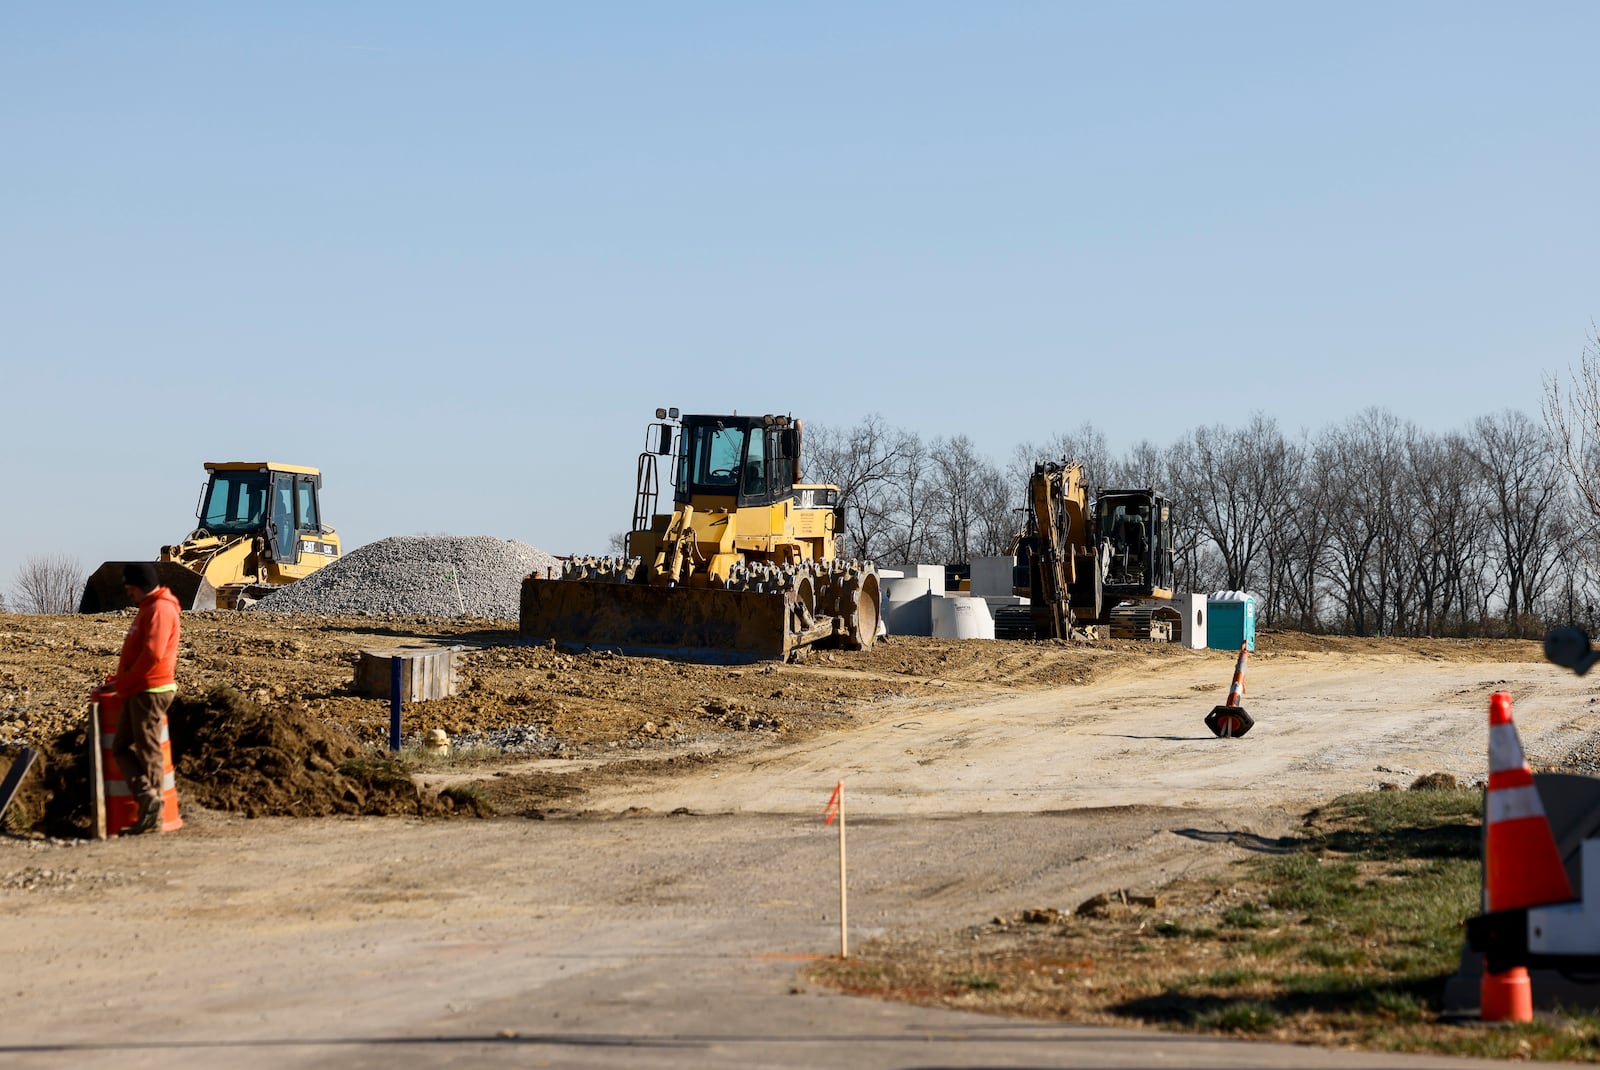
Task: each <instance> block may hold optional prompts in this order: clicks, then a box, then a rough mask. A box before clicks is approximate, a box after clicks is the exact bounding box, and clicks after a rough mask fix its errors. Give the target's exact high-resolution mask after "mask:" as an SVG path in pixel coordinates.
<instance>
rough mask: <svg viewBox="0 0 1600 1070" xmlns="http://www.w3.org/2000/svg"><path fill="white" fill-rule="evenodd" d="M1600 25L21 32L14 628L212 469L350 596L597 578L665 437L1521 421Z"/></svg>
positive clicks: (2, 104)
mask: <svg viewBox="0 0 1600 1070" xmlns="http://www.w3.org/2000/svg"><path fill="white" fill-rule="evenodd" d="M1597 43H1600V5H1595V4H1592V3H1577V2H1575V3H1544V4H1530V5H1504V4H1479V3H1460V2H1451V3H1404V4H1377V3H1368V4H1328V5H1320V6H1317V7H1313V6H1311V5H1305V4H1283V3H1276V2H1273V3H1249V4H1246V3H1232V4H1228V3H1218V4H1198V3H1172V4H1139V3H1129V4H1112V5H1106V4H1095V5H1090V4H1068V3H1046V2H1041V3H1027V4H1008V3H994V4H987V3H986V4H970V3H967V4H940V3H926V2H917V3H909V2H908V3H881V4H872V3H869V4H845V3H823V4H808V5H776V4H772V5H765V4H747V3H727V4H709V3H693V2H689V3H683V4H659V3H638V4H610V5H606V4H554V3H548V4H536V3H520V2H518V3H510V2H507V3H471V4H461V5H420V4H405V3H366V4H360V3H343V4H337V5H325V4H309V3H307V4H301V3H281V4H273V5H254V6H247V5H239V4H211V3H193V4H179V3H146V4H135V5H118V4H100V5H93V4H88V5H77V4H69V5H59V4H22V3H16V4H8V5H5V6H4V7H0V161H3V165H4V190H5V196H4V197H3V198H0V346H3V354H4V357H3V360H4V369H5V376H4V386H3V390H4V399H5V402H4V405H3V406H0V420H3V426H4V436H3V440H0V441H3V442H4V455H3V460H4V462H5V463H4V467H5V472H6V494H5V501H6V502H7V503H8V504H7V505H6V506H5V507H4V508H3V509H0V589H7V590H8V589H9V587H10V583H11V581H12V578H13V577H14V575H15V572H16V569H17V567H18V566H19V565H20V564H21V563H22V562H23V561H24V560H25V559H27V558H29V557H31V556H35V555H39V554H44V553H48V552H52V551H62V552H67V553H69V554H72V555H74V556H76V557H78V558H80V559H81V560H82V562H83V563H84V565H85V566H86V567H87V566H92V565H93V564H95V563H97V562H99V561H100V560H102V559H108V558H121V557H145V558H147V557H150V556H152V555H153V554H154V552H155V550H156V548H157V547H158V546H159V545H160V544H162V543H164V542H170V541H173V540H175V539H177V538H179V537H180V536H182V535H183V534H184V533H185V532H187V531H188V530H189V528H190V526H191V523H192V522H191V519H190V518H191V514H192V510H193V507H194V503H195V499H196V497H197V494H198V490H199V486H200V483H201V481H202V472H201V467H200V466H201V463H202V462H203V461H205V460H211V459H214V460H232V459H241V460H242V459H273V460H282V461H289V462H295V463H307V464H316V465H319V466H321V467H322V468H323V469H324V471H325V473H326V488H325V492H324V508H325V512H326V515H327V518H328V519H329V520H330V521H331V522H332V523H334V524H335V525H336V526H337V527H338V528H339V529H340V531H341V533H342V534H343V535H344V536H345V538H346V540H347V544H348V545H351V546H354V545H359V544H360V543H364V542H368V541H371V540H374V539H378V538H382V537H384V536H387V535H394V534H414V533H421V532H449V533H455V534H489V535H497V536H501V537H504V538H516V539H521V540H524V541H527V542H530V543H533V544H534V545H536V546H539V547H540V548H542V549H545V550H548V551H550V552H552V553H569V552H574V551H577V552H584V551H597V550H600V549H602V548H603V547H604V545H605V540H606V537H607V536H608V535H610V534H611V533H612V532H615V531H619V530H621V529H623V528H624V527H626V525H627V520H628V517H629V515H630V513H631V509H632V497H633V473H634V458H635V456H636V454H637V452H638V450H639V447H640V445H641V444H642V440H643V428H644V425H645V423H646V422H647V421H648V419H649V417H650V413H651V410H652V409H653V408H654V407H655V406H656V405H676V406H680V407H682V408H683V409H685V410H686V411H721V410H728V409H735V408H736V409H738V410H739V411H741V412H759V411H774V412H776V411H788V412H792V413H794V414H795V415H797V416H800V417H803V418H805V419H807V420H810V421H813V422H820V423H826V424H832V425H850V424H853V423H855V422H856V421H857V420H859V419H860V418H861V417H862V416H864V415H866V414H867V413H870V412H880V413H882V414H883V415H884V417H885V418H886V419H887V420H888V421H889V422H890V423H891V424H893V425H896V426H900V427H905V428H910V429H915V430H918V431H920V432H922V433H923V434H924V435H925V436H927V437H929V438H932V437H934V436H937V435H952V434H958V433H964V434H967V435H968V436H970V437H971V438H972V439H973V440H974V441H975V442H976V443H977V444H978V446H979V448H980V449H981V450H983V451H984V452H985V453H987V454H988V455H989V456H990V457H991V458H993V459H995V460H996V461H999V462H1003V461H1004V460H1005V459H1006V457H1007V455H1008V454H1009V452H1010V451H1011V449H1012V447H1013V446H1015V445H1016V444H1017V443H1018V442H1021V441H1024V440H1029V441H1039V440H1043V439H1045V438H1047V437H1049V436H1050V435H1051V434H1052V433H1054V432H1056V431H1061V430H1067V429H1070V428H1072V427H1075V426H1078V425H1079V424H1081V422H1083V421H1085V420H1088V421H1092V422H1093V423H1094V424H1096V425H1097V426H1098V427H1099V428H1100V429H1101V430H1103V431H1105V432H1106V434H1107V435H1108V438H1109V439H1110V443H1111V446H1112V448H1113V449H1114V450H1120V449H1122V448H1124V447H1126V446H1127V445H1130V444H1132V443H1133V442H1135V441H1136V440H1138V439H1140V438H1150V439H1152V440H1154V441H1157V442H1166V441H1170V440H1171V439H1172V438H1174V437H1176V435H1177V434H1178V433H1180V432H1182V431H1183V430H1185V429H1188V428H1191V427H1194V426H1196V425H1198V424H1201V423H1218V422H1221V423H1230V422H1239V421H1242V420H1243V419H1245V418H1246V416H1247V414H1248V413H1249V412H1250V411H1252V410H1260V411H1263V412H1265V413H1268V414H1270V415H1272V416H1274V417H1276V418H1277V419H1278V420H1279V421H1280V423H1281V424H1282V425H1283V426H1284V427H1285V428H1286V429H1288V430H1290V431H1297V430H1299V429H1300V428H1312V429H1314V428H1318V427H1321V426H1323V425H1325V424H1328V423H1331V422H1336V421H1342V420H1344V419H1345V418H1347V417H1349V416H1351V415H1353V414H1355V413H1356V412H1357V411H1359V410H1360V409H1362V408H1364V407H1366V406H1369V405H1382V406H1387V407H1389V408H1390V409H1392V410H1393V411H1394V412H1396V413H1397V414H1398V415H1400V416H1401V417H1403V418H1406V419H1409V420H1413V421H1415V422H1417V423H1418V424H1420V425H1422V426H1423V427H1426V428H1430V429H1436V430H1446V429H1452V428H1456V427H1460V426H1463V425H1464V424H1465V423H1466V422H1467V421H1469V420H1470V419H1472V418H1473V417H1475V416H1477V415H1480V414H1482V413H1484V412H1488V411H1492V410H1495V409H1498V408H1501V407H1505V406H1511V407H1515V408H1521V409H1523V410H1525V411H1528V412H1529V413H1530V414H1536V413H1537V408H1538V399H1539V394H1540V383H1541V377H1542V376H1543V375H1545V374H1553V373H1559V372H1561V371H1563V370H1564V369H1565V368H1566V367H1567V366H1568V365H1569V364H1572V363H1574V362H1576V361H1577V359H1578V358H1579V356H1580V355H1581V353H1582V349H1583V344H1584V339H1585V336H1586V334H1587V333H1588V331H1589V330H1590V324H1591V320H1593V319H1595V318H1597V317H1600V289H1597V286H1596V282H1597V274H1600V255H1597V252H1600V208H1597V205H1600V194H1597V190H1600V136H1597V134H1600V130H1597V126H1600V99H1597V98H1600V65H1597V63H1596V61H1595V58H1594V57H1595V49H1596V47H1597Z"/></svg>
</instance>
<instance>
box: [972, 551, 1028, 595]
mask: <svg viewBox="0 0 1600 1070" xmlns="http://www.w3.org/2000/svg"><path fill="white" fill-rule="evenodd" d="M1016 567H1017V559H1016V558H1015V557H1011V556H1009V555H1007V556H1005V557H974V558H973V559H972V593H973V594H975V595H977V596H978V597H980V598H990V597H995V596H1000V595H1010V594H1011V585H1012V577H1013V575H1014V574H1015V570H1016Z"/></svg>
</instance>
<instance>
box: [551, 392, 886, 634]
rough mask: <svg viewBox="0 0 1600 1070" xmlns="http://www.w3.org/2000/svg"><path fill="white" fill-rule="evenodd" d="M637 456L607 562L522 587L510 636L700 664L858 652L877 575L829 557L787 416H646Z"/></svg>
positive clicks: (872, 615) (869, 627)
mask: <svg viewBox="0 0 1600 1070" xmlns="http://www.w3.org/2000/svg"><path fill="white" fill-rule="evenodd" d="M656 419H657V421H658V422H657V423H654V424H651V425H650V430H649V439H648V442H647V447H646V450H645V452H644V453H643V454H641V455H640V457H639V477H638V487H637V490H636V494H635V497H634V517H633V530H632V531H631V532H630V533H629V535H628V541H627V555H626V556H625V557H621V558H592V557H590V558H574V559H569V560H567V561H566V562H564V563H563V566H562V569H561V572H560V574H559V575H554V574H552V575H548V576H538V575H534V576H529V577H528V578H527V579H526V580H524V581H523V583H522V619H521V624H520V630H521V634H522V635H523V636H524V637H526V638H528V639H529V640H532V641H536V642H547V641H554V642H556V643H558V644H560V645H562V646H564V647H568V648H570V649H582V648H585V647H593V648H599V649H611V650H620V651H622V652H623V653H630V654H654V655H665V656H677V657H690V658H695V659H697V660H710V661H753V660H758V659H766V658H777V659H793V658H798V657H801V656H803V655H804V654H805V653H806V652H807V651H808V650H810V649H811V648H812V647H816V646H843V647H849V648H856V649H860V648H864V647H870V646H871V645H872V644H873V642H874V641H876V639H877V635H878V620H879V613H880V600H879V591H878V576H877V573H876V571H875V570H874V569H873V566H872V565H871V563H870V562H847V561H843V560H841V559H840V558H839V556H838V543H839V537H840V536H839V532H840V531H841V530H842V528H843V526H844V525H843V508H842V507H841V506H840V504H839V488H837V487H834V486H829V485H827V484H817V483H801V482H800V424H799V423H798V422H797V421H791V420H790V419H789V417H787V416H684V417H682V418H681V420H680V418H679V416H678V411H677V410H676V409H672V410H667V409H658V410H657V411H656ZM658 457H671V458H672V459H673V473H674V478H673V510H672V512H670V513H657V512H656V511H655V508H656V500H657V497H658V491H657V488H658V486H659V482H658V476H657V467H656V465H657V458H658Z"/></svg>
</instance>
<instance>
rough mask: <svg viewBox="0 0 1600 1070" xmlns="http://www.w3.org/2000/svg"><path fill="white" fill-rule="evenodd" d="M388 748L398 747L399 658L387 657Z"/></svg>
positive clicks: (394, 748) (394, 749) (396, 748)
mask: <svg viewBox="0 0 1600 1070" xmlns="http://www.w3.org/2000/svg"><path fill="white" fill-rule="evenodd" d="M389 749H390V750H393V751H397V750H399V749H400V658H398V657H392V658H390V659H389Z"/></svg>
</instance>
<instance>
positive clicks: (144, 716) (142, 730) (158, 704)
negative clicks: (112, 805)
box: [111, 691, 177, 799]
mask: <svg viewBox="0 0 1600 1070" xmlns="http://www.w3.org/2000/svg"><path fill="white" fill-rule="evenodd" d="M176 694H177V692H176V691H143V692H140V693H139V694H137V695H130V696H128V697H127V698H125V699H123V700H122V716H121V717H118V718H117V738H116V739H115V740H113V741H112V744H111V753H113V754H114V755H116V757H117V766H118V767H119V768H120V769H121V770H122V779H123V780H125V781H127V784H128V792H129V794H131V795H132V796H133V797H134V798H135V799H137V798H140V797H142V796H146V795H155V796H159V795H160V794H161V781H162V778H163V777H164V776H165V775H166V764H167V763H166V761H165V760H164V759H163V758H162V757H161V718H162V717H164V716H166V713H167V707H168V706H171V705H172V699H173V696H175V695H176Z"/></svg>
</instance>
